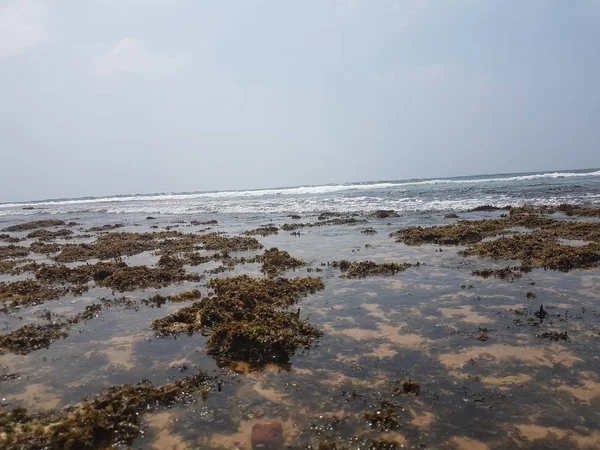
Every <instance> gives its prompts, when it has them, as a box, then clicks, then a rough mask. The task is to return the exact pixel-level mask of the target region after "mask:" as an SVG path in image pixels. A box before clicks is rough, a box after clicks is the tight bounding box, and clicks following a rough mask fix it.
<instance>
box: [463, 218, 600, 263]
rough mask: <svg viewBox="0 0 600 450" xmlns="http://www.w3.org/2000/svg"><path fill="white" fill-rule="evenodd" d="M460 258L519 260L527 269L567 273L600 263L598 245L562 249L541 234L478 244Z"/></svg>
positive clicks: (554, 241) (503, 238)
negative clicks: (534, 268)
mask: <svg viewBox="0 0 600 450" xmlns="http://www.w3.org/2000/svg"><path fill="white" fill-rule="evenodd" d="M599 226H600V224H599ZM461 254H463V255H464V256H470V255H476V256H479V257H483V258H490V259H504V260H518V261H521V263H522V264H524V265H526V266H529V267H543V268H547V269H554V270H561V271H564V272H568V271H569V270H571V269H575V268H590V267H594V266H596V265H597V264H598V262H599V261H600V242H592V243H590V244H587V245H584V246H581V247H573V246H568V245H561V244H559V243H558V242H557V241H556V240H553V239H550V238H548V237H546V236H543V235H542V234H537V233H530V234H526V235H522V236H513V237H502V238H498V239H496V240H493V241H487V242H480V243H477V244H475V245H473V246H471V247H469V248H468V249H466V250H465V251H463V252H461Z"/></svg>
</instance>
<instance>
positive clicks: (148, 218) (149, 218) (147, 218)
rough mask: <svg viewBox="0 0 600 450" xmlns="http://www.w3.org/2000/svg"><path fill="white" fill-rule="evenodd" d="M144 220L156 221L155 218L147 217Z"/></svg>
mask: <svg viewBox="0 0 600 450" xmlns="http://www.w3.org/2000/svg"><path fill="white" fill-rule="evenodd" d="M146 220H156V217H152V216H148V217H146Z"/></svg>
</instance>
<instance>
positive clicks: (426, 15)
mask: <svg viewBox="0 0 600 450" xmlns="http://www.w3.org/2000/svg"><path fill="white" fill-rule="evenodd" d="M599 138H600V1H599V0H573V1H566V0H514V1H511V0H496V1H492V0H389V1H388V0H314V1H312V0H218V1H214V0H213V1H202V0H85V1H82V0H60V1H50V0H0V156H1V159H0V201H17V200H31V199H42V198H57V197H77V196H87V195H105V194H118V193H138V192H162V191H192V190H212V189H240V188H260V187H274V186H284V185H299V184H320V183H331V182H341V181H360V180H380V179H401V178H414V177H437V176H451V175H463V174H476V173H494V172H521V171H529V170H546V169H571V168H588V167H598V166H600V149H599V148H598V147H599Z"/></svg>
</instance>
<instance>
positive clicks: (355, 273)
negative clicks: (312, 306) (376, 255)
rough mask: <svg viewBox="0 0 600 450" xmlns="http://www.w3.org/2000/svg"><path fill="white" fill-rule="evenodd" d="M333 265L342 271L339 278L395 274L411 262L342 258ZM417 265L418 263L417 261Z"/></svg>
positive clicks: (403, 269) (407, 266)
mask: <svg viewBox="0 0 600 450" xmlns="http://www.w3.org/2000/svg"><path fill="white" fill-rule="evenodd" d="M331 265H332V266H333V267H337V268H339V269H340V270H341V271H342V275H340V277H341V278H365V277H372V276H377V275H395V274H397V273H398V272H404V271H405V270H406V269H408V268H409V267H412V264H408V263H401V264H399V263H382V264H377V263H374V262H373V261H360V262H350V261H346V260H345V259H342V260H341V261H333V262H332V263H331ZM417 265H419V264H418V263H417Z"/></svg>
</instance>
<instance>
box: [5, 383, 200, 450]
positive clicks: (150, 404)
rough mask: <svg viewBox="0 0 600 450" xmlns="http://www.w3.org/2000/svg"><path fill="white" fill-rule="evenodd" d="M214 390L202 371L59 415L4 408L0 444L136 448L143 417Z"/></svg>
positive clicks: (112, 393) (11, 449)
mask: <svg viewBox="0 0 600 450" xmlns="http://www.w3.org/2000/svg"><path fill="white" fill-rule="evenodd" d="M208 388H209V386H208V378H207V377H206V376H205V375H204V374H202V373H201V374H199V375H195V376H192V377H186V378H183V379H182V380H179V381H176V382H174V383H168V384H164V385H162V386H156V387H155V386H154V385H153V384H152V383H151V382H149V381H142V382H140V383H138V384H137V385H135V386H131V385H123V386H115V387H112V388H110V389H108V390H106V391H105V392H103V393H102V394H100V395H98V396H96V397H94V398H92V399H90V400H84V401H82V402H80V403H78V404H76V405H73V406H70V407H68V408H65V409H63V410H61V411H58V412H52V413H38V414H29V413H28V412H27V410H26V409H25V408H15V409H13V410H12V411H7V410H4V409H0V430H1V432H0V445H2V448H5V449H7V450H17V449H19V450H34V449H40V448H48V449H50V448H56V449H67V450H73V449H81V450H86V449H97V448H108V447H120V446H130V445H131V443H132V441H133V440H134V439H135V438H136V437H138V436H139V434H140V432H141V428H140V425H141V424H140V417H141V415H142V414H143V413H147V412H150V411H153V410H156V409H159V408H165V407H169V406H171V405H175V404H185V403H189V402H193V401H195V396H194V393H195V392H198V391H201V390H207V389H208Z"/></svg>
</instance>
